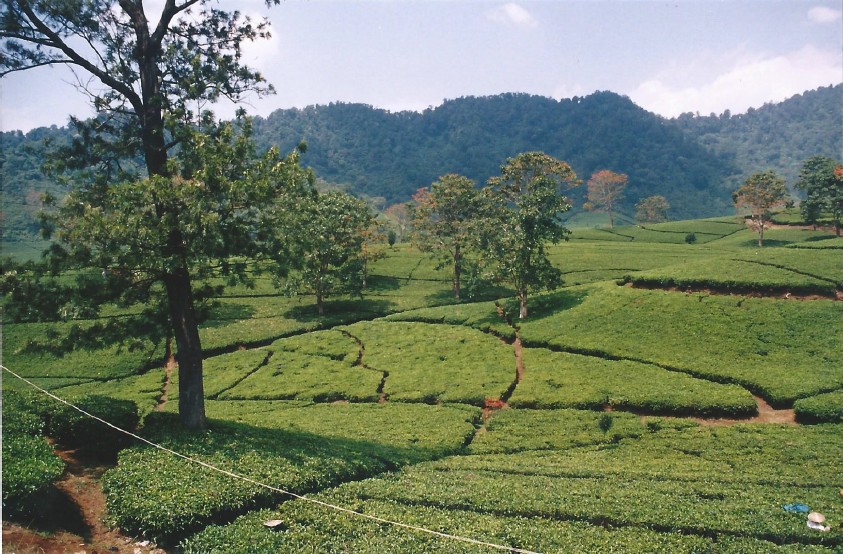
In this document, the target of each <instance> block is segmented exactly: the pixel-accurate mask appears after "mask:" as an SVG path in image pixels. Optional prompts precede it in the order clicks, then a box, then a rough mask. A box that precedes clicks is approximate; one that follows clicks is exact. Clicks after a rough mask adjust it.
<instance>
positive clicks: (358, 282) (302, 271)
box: [280, 191, 375, 315]
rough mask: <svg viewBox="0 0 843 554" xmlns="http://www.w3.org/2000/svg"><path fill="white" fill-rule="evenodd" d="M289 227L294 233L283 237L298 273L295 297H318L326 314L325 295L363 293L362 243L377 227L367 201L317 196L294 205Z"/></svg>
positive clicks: (341, 195) (291, 288) (294, 281)
mask: <svg viewBox="0 0 843 554" xmlns="http://www.w3.org/2000/svg"><path fill="white" fill-rule="evenodd" d="M287 223H288V224H290V225H292V226H293V228H292V229H290V231H289V232H286V231H285V232H282V234H281V235H280V237H285V238H286V239H287V240H289V241H292V243H293V244H292V246H291V251H292V257H291V258H290V259H292V260H293V268H294V269H297V270H298V271H297V272H296V273H295V274H294V276H292V277H291V278H290V279H288V282H287V286H288V290H289V291H290V292H291V293H298V292H301V291H305V290H306V291H308V292H312V293H313V294H315V295H316V307H317V309H318V311H319V315H323V314H324V313H325V298H326V297H327V296H329V295H331V294H335V293H337V292H346V293H357V292H360V291H361V290H362V288H363V286H364V281H365V277H364V274H365V264H366V262H367V259H366V256H365V255H364V244H365V242H366V239H367V237H368V231H369V230H370V229H372V227H373V226H374V224H375V220H374V217H372V214H371V212H370V211H369V206H368V205H367V204H366V202H364V201H362V200H359V199H357V198H354V197H353V196H351V195H349V194H346V193H344V192H338V191H333V192H328V193H325V194H315V195H313V196H312V197H310V198H309V199H307V200H305V201H303V202H301V203H300V204H299V205H298V206H296V214H293V215H291V216H290V217H289V218H287ZM285 258H286V256H285Z"/></svg>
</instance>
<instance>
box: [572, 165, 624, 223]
mask: <svg viewBox="0 0 843 554" xmlns="http://www.w3.org/2000/svg"><path fill="white" fill-rule="evenodd" d="M628 182H629V177H627V176H626V175H624V174H623V173H614V172H613V171H609V170H608V169H603V170H601V171H598V172H596V173H594V174H593V175H592V176H591V179H589V180H588V183H586V187H587V190H588V202H586V203H585V204H584V205H583V207H584V208H585V209H586V210H588V211H595V212H605V213H606V214H607V215H608V216H609V226H610V227H613V228H614V226H615V219H614V216H613V213H614V212H615V210H616V209H617V206H618V203H619V202H620V200H621V197H622V196H623V191H624V189H625V188H626V185H627V183H628Z"/></svg>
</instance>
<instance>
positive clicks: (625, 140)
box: [255, 92, 738, 217]
mask: <svg viewBox="0 0 843 554" xmlns="http://www.w3.org/2000/svg"><path fill="white" fill-rule="evenodd" d="M255 130H256V137H257V140H258V142H259V144H260V146H263V147H266V146H269V145H271V144H278V145H279V146H281V148H283V149H290V148H292V147H293V146H294V145H295V144H296V143H298V142H299V141H301V140H304V141H306V142H307V144H308V154H307V156H306V158H305V161H306V163H308V164H310V165H311V166H312V167H313V168H314V169H315V170H316V172H317V174H318V175H320V176H321V177H323V178H324V179H326V180H328V181H333V182H339V183H347V184H348V185H349V186H350V188H351V189H352V190H354V191H357V192H360V193H364V194H367V195H369V196H376V197H377V196H380V197H384V198H385V199H386V202H387V203H394V202H402V201H406V200H408V199H409V197H410V195H412V193H413V192H414V191H415V190H417V189H418V188H420V187H423V186H427V185H429V184H430V183H431V182H432V181H434V180H436V179H437V178H438V177H439V176H440V175H443V174H445V173H460V174H463V175H465V176H467V177H470V178H471V179H473V180H475V181H476V182H477V183H478V184H482V183H485V181H486V180H487V179H488V178H489V177H491V176H494V175H496V174H497V173H498V171H499V168H500V166H501V164H503V163H504V162H505V161H506V159H507V158H509V157H511V156H514V155H516V154H518V153H519V152H524V151H529V150H541V151H544V152H546V153H548V154H550V155H552V156H554V157H557V158H559V159H562V160H565V161H567V162H568V163H569V164H571V166H572V167H573V168H574V170H575V171H576V172H577V175H578V176H579V177H580V178H581V179H583V180H587V179H588V177H590V175H591V174H592V173H593V172H594V171H597V170H600V169H611V170H612V171H615V172H621V173H626V174H628V175H629V183H630V184H629V188H628V189H627V194H626V203H625V206H626V208H627V209H629V208H631V206H632V205H634V203H635V202H636V201H638V200H639V199H640V198H643V197H646V196H649V195H652V194H662V195H664V196H666V197H667V198H668V199H669V201H670V203H671V206H672V207H673V215H674V216H675V217H692V216H700V215H710V214H721V213H724V211H725V210H728V209H729V206H730V202H731V201H730V199H729V192H730V191H729V190H726V189H725V188H723V187H722V183H723V182H724V180H725V178H726V177H727V176H728V175H730V174H732V173H734V172H737V171H738V169H737V168H736V167H735V166H734V165H733V163H732V162H731V161H730V160H729V158H728V156H717V155H715V154H714V153H712V152H711V151H710V150H709V149H706V148H703V147H702V146H700V145H699V144H698V143H697V141H696V140H695V139H694V138H691V137H689V136H688V135H686V134H685V133H683V132H682V131H681V130H680V129H679V128H677V127H676V126H675V125H673V124H671V123H670V122H669V121H667V120H664V119H663V118H660V117H658V116H655V115H653V114H651V113H649V112H647V111H645V110H643V109H642V108H639V107H638V106H636V105H635V104H633V103H632V101H630V100H629V99H628V98H625V97H622V96H619V95H617V94H614V93H611V92H598V93H594V94H592V95H589V96H586V97H583V98H573V99H565V100H561V101H556V100H553V99H549V98H544V97H540V96H530V95H526V94H502V95H498V96H490V97H481V98H476V97H467V98H460V99H457V100H449V101H446V102H445V103H444V104H442V105H441V106H439V107H436V108H431V109H428V110H425V111H424V112H423V113H415V112H402V113H397V114H392V113H389V112H386V111H383V110H378V109H374V108H372V107H369V106H365V105H360V104H330V105H328V106H313V107H308V108H305V109H301V110H299V109H291V110H279V111H276V112H274V113H273V114H271V115H270V116H269V117H267V118H266V119H261V118H258V120H257V122H256V124H255ZM570 195H571V196H572V198H573V200H574V202H575V205H580V206H581V205H582V199H583V197H584V187H579V188H578V189H575V190H574V191H571V193H570Z"/></svg>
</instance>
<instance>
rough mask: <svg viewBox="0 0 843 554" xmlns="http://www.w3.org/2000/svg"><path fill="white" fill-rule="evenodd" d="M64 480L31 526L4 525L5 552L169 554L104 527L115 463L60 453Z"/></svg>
mask: <svg viewBox="0 0 843 554" xmlns="http://www.w3.org/2000/svg"><path fill="white" fill-rule="evenodd" d="M55 452H56V454H57V455H58V456H59V457H60V458H61V459H62V460H64V462H65V464H66V468H65V472H64V475H63V476H62V478H61V479H60V480H58V481H57V482H56V483H55V487H54V490H53V491H51V492H50V494H49V495H48V496H47V497H46V498H45V500H44V506H43V509H41V510H39V513H38V516H36V517H34V518H32V519H31V520H30V521H28V522H25V523H24V522H21V523H11V522H7V521H4V522H3V552H8V553H9V554H83V553H84V554H105V553H116V554H166V551H165V550H162V549H160V548H157V547H156V546H155V545H154V544H151V543H150V542H149V541H143V540H141V539H136V538H133V537H128V536H126V535H124V534H122V533H121V532H120V531H119V530H118V529H111V528H109V527H108V526H106V524H105V523H104V522H103V518H104V516H105V495H104V494H103V492H102V484H101V482H100V478H101V477H102V475H103V473H105V472H106V470H108V469H110V468H111V467H113V463H109V462H106V461H102V460H96V459H90V458H86V457H84V456H82V455H80V454H79V452H78V451H76V450H63V449H60V448H59V449H56V450H55Z"/></svg>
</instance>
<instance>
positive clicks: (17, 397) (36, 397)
mask: <svg viewBox="0 0 843 554" xmlns="http://www.w3.org/2000/svg"><path fill="white" fill-rule="evenodd" d="M10 379H12V378H11V377H6V378H5V382H4V383H3V385H4V386H5V385H6V384H7V383H8V382H9V380H10ZM28 386H29V385H27V387H28ZM0 405H1V406H2V408H3V436H4V437H5V436H12V435H28V436H31V437H38V436H41V435H43V434H44V433H45V432H46V430H47V414H48V412H49V410H50V409H51V408H53V407H54V406H55V401H53V400H51V399H50V398H48V397H46V396H44V395H43V394H42V393H36V392H34V391H32V390H31V389H30V390H20V391H18V390H14V391H10V390H8V389H4V390H3V391H2V404H0Z"/></svg>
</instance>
